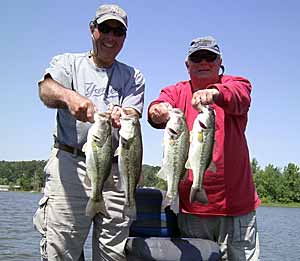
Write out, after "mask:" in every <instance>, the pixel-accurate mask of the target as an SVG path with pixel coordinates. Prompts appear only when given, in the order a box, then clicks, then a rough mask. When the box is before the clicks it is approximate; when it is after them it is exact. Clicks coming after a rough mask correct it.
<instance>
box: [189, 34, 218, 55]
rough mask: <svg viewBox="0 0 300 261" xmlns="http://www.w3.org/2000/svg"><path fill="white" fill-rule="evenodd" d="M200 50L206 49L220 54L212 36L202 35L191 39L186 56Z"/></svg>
mask: <svg viewBox="0 0 300 261" xmlns="http://www.w3.org/2000/svg"><path fill="white" fill-rule="evenodd" d="M200 50H208V51H211V52H213V53H216V54H219V55H221V52H220V48H219V46H218V44H217V41H216V39H215V38H213V37H212V36H204V37H199V38H196V39H194V40H192V42H191V44H190V48H189V52H188V56H190V55H191V54H193V53H194V52H197V51H200Z"/></svg>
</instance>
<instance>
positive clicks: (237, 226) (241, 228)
mask: <svg viewBox="0 0 300 261" xmlns="http://www.w3.org/2000/svg"><path fill="white" fill-rule="evenodd" d="M178 226H179V229H180V231H181V235H182V237H198V238H202V239H209V240H212V241H215V242H217V243H218V244H219V246H220V249H221V254H222V260H229V261H239V260H241V261H244V260H249V261H250V260H251V261H256V260H259V239H258V232H257V224H256V212H255V211H253V212H251V213H249V214H247V215H243V216H237V217H219V216H216V217H199V216H195V215H191V214H183V213H180V214H179V216H178Z"/></svg>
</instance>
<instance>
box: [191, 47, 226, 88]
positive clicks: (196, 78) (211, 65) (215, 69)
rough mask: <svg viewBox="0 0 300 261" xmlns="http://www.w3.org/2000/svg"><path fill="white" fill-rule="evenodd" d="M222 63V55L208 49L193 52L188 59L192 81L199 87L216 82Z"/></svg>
mask: <svg viewBox="0 0 300 261" xmlns="http://www.w3.org/2000/svg"><path fill="white" fill-rule="evenodd" d="M221 64H222V59H221V57H220V56H219V55H217V54H215V53H213V52H210V51H207V50H201V51H197V52H195V53H193V54H192V55H190V56H189V57H188V59H187V61H186V66H187V69H188V73H189V75H190V77H191V81H192V83H193V85H195V84H196V85H197V86H198V87H202V85H203V87H206V85H207V84H210V83H216V82H217V81H218V79H219V70H220V66H221ZM199 85H201V86H199Z"/></svg>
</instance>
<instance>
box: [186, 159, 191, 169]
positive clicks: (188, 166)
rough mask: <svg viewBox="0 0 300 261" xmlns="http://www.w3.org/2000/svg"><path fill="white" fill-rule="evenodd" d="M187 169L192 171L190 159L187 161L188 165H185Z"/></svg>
mask: <svg viewBox="0 0 300 261" xmlns="http://www.w3.org/2000/svg"><path fill="white" fill-rule="evenodd" d="M185 168H186V169H192V167H191V163H190V161H189V159H188V160H187V161H186V163H185Z"/></svg>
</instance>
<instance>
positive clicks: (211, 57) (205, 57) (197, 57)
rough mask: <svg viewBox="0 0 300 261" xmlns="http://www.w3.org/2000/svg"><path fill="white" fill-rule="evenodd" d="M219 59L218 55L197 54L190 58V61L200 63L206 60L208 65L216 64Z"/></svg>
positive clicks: (210, 53)
mask: <svg viewBox="0 0 300 261" xmlns="http://www.w3.org/2000/svg"><path fill="white" fill-rule="evenodd" d="M217 58H218V55H217V54H216V53H212V52H209V53H199V52H198V53H195V54H192V55H190V56H189V60H191V61H192V62H193V63H200V62H201V61H203V60H205V61H207V62H208V63H212V62H214V61H215V60H216V59H217Z"/></svg>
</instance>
